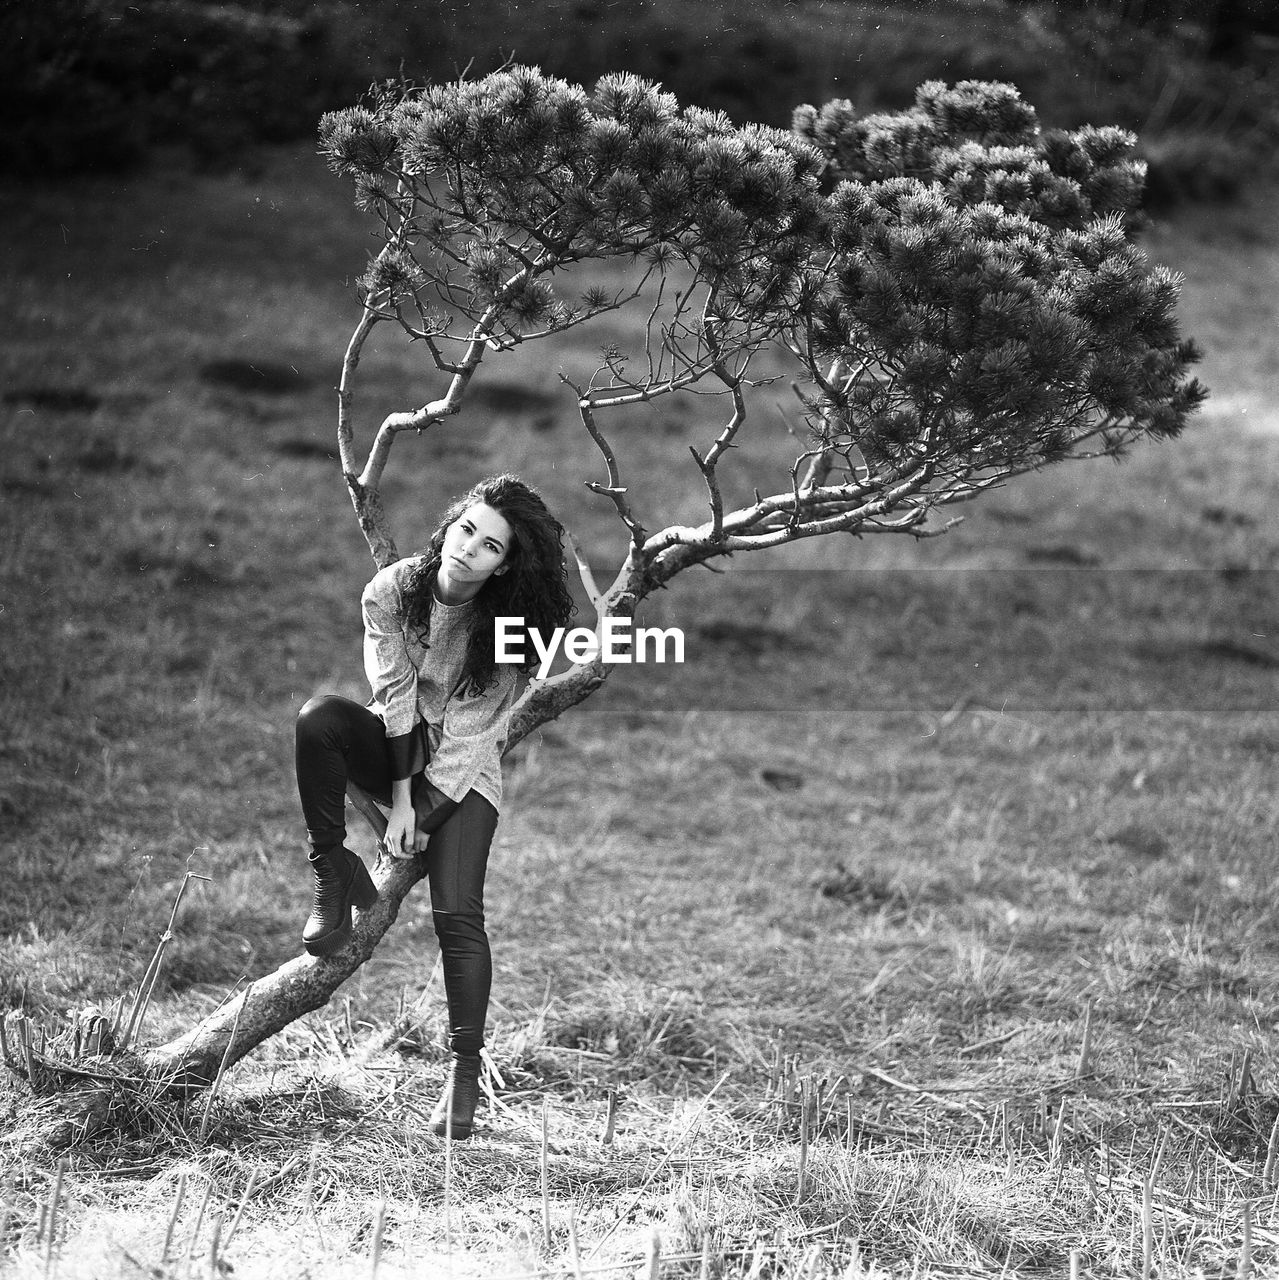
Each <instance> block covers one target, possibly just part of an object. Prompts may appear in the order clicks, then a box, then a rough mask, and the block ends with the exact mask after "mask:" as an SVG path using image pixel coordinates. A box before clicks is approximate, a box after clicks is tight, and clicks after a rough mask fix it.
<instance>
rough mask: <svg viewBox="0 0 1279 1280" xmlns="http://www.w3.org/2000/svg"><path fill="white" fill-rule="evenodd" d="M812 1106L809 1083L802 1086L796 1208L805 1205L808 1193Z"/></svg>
mask: <svg viewBox="0 0 1279 1280" xmlns="http://www.w3.org/2000/svg"><path fill="white" fill-rule="evenodd" d="M811 1106H812V1096H811V1095H810V1093H809V1091H808V1084H807V1081H804V1082H801V1084H800V1106H799V1178H798V1179H797V1185H796V1187H795V1204H796V1206H798V1205H801V1204H803V1202H804V1197H805V1195H807V1193H808V1123H809V1108H810V1107H811Z"/></svg>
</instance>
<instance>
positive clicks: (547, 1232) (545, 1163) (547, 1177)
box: [542, 1098, 551, 1249]
mask: <svg viewBox="0 0 1279 1280" xmlns="http://www.w3.org/2000/svg"><path fill="white" fill-rule="evenodd" d="M549 1101H550V1100H549V1099H548V1098H543V1099H542V1242H543V1244H545V1245H546V1247H547V1248H548V1249H549V1248H550V1247H551V1173H550V1160H549V1158H548V1156H547V1140H546V1137H547V1127H548V1119H547V1114H548V1103H549Z"/></svg>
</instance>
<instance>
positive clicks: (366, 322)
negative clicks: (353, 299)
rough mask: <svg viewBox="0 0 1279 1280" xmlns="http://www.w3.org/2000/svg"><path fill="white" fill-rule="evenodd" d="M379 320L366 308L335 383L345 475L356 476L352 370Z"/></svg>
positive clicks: (339, 436)
mask: <svg viewBox="0 0 1279 1280" xmlns="http://www.w3.org/2000/svg"><path fill="white" fill-rule="evenodd" d="M379 319H380V317H379V316H378V315H377V313H376V312H375V311H373V310H372V309H371V308H370V307H367V306H366V307H365V308H364V312H363V314H362V315H361V316H360V321H359V323H358V324H357V325H356V326H355V331H354V332H353V333H352V334H351V340H350V342H348V343H347V345H346V355H345V356H344V357H343V359H342V377H341V379H340V381H339V382H338V457H339V458H340V459H341V463H342V471H343V474H344V475H347V476H353V475H355V470H356V465H355V429H354V427H352V425H351V401H352V399H353V397H354V391H353V390H352V385H351V384H352V382H353V381H354V379H355V370H356V368H357V367H358V365H359V363H360V353H361V352H362V351H363V350H364V343H365V341H366V340H367V338H368V336H369V333H370V332H371V331H372V329H373V326H374V325H375V324H377V322H378V320H379Z"/></svg>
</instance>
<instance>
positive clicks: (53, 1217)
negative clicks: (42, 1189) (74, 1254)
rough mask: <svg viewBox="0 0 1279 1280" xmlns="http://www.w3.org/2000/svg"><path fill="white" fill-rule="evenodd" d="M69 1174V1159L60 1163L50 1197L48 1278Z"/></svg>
mask: <svg viewBox="0 0 1279 1280" xmlns="http://www.w3.org/2000/svg"><path fill="white" fill-rule="evenodd" d="M66 1173H67V1158H66V1156H63V1157H62V1159H61V1160H59V1161H58V1172H57V1175H56V1176H55V1178H54V1180H53V1194H52V1195H51V1196H50V1197H49V1215H48V1227H49V1238H48V1240H47V1241H46V1242H45V1247H44V1274H45V1275H46V1276H48V1275H49V1274H50V1272H51V1271H52V1268H53V1250H54V1246H55V1244H56V1243H57V1239H58V1202H59V1201H60V1200H61V1199H62V1179H63V1178H64V1177H66Z"/></svg>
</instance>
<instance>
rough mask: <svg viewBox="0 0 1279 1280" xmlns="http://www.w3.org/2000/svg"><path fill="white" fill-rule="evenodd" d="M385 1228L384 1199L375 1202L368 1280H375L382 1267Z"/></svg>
mask: <svg viewBox="0 0 1279 1280" xmlns="http://www.w3.org/2000/svg"><path fill="white" fill-rule="evenodd" d="M385 1228H386V1197H385V1196H383V1197H382V1198H381V1199H380V1200H379V1201H378V1202H377V1212H376V1213H375V1214H374V1215H373V1240H372V1242H371V1243H370V1245H369V1280H377V1273H378V1268H379V1267H381V1265H382V1232H383V1231H384V1230H385Z"/></svg>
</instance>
